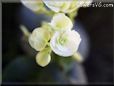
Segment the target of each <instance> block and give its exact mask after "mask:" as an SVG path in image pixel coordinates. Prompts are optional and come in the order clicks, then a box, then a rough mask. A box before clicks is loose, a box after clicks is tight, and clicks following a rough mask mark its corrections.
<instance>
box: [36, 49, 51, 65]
mask: <svg viewBox="0 0 114 86" xmlns="http://www.w3.org/2000/svg"><path fill="white" fill-rule="evenodd" d="M50 53H51V50H50V48H45V49H44V50H42V51H40V52H39V53H38V54H37V55H36V62H37V63H38V64H39V65H40V66H42V67H45V66H46V65H48V64H49V62H50V61H51V56H50Z"/></svg>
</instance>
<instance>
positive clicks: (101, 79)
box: [2, 3, 114, 83]
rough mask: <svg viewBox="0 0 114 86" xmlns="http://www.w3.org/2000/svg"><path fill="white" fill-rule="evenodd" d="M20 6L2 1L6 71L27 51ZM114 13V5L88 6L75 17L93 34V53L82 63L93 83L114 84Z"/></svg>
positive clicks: (3, 48)
mask: <svg viewBox="0 0 114 86" xmlns="http://www.w3.org/2000/svg"><path fill="white" fill-rule="evenodd" d="M21 6H22V5H21V4H19V3H2V55H3V57H2V70H3V71H4V69H5V68H6V67H7V65H8V64H9V63H10V62H11V61H12V60H13V59H15V58H17V56H18V55H23V54H24V51H23V49H22V47H21V46H20V40H19V38H20V35H21V31H20V29H19V23H18V16H17V14H18V9H19V8H20V7H21ZM113 15H114V14H113V8H111V7H110V8H93V7H89V8H81V9H80V10H79V14H78V16H77V17H76V18H78V19H79V20H80V21H81V22H82V24H83V25H84V27H85V28H86V31H87V33H88V34H89V37H90V43H91V47H90V54H89V56H88V58H87V59H86V61H85V62H84V63H83V66H84V69H85V71H86V74H87V78H88V81H89V82H90V83H113ZM33 62H34V61H33ZM6 81H7V80H6ZM3 82H5V80H4V79H3ZM20 82H21V81H20Z"/></svg>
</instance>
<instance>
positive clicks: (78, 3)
mask: <svg viewBox="0 0 114 86" xmlns="http://www.w3.org/2000/svg"><path fill="white" fill-rule="evenodd" d="M92 1H93V0H43V2H44V3H45V4H46V6H47V7H48V8H50V9H51V10H52V11H54V12H64V13H70V12H73V11H75V10H77V9H78V8H79V7H82V6H83V5H84V6H85V5H86V6H87V5H89V4H90V3H91V2H92Z"/></svg>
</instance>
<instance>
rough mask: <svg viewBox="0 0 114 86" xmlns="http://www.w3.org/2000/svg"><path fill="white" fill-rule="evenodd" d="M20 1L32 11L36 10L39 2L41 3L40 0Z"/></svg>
mask: <svg viewBox="0 0 114 86" xmlns="http://www.w3.org/2000/svg"><path fill="white" fill-rule="evenodd" d="M21 2H22V3H23V4H24V5H25V6H26V7H27V8H29V9H31V10H32V11H38V10H39V8H40V7H39V3H42V2H41V1H40V0H21Z"/></svg>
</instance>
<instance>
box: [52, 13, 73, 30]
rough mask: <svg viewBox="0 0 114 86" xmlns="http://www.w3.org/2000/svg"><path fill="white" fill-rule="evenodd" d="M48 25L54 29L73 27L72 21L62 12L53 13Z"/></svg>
mask: <svg viewBox="0 0 114 86" xmlns="http://www.w3.org/2000/svg"><path fill="white" fill-rule="evenodd" d="M50 25H51V26H52V28H53V29H54V30H68V29H72V27H73V24H72V21H71V20H70V19H69V18H68V17H67V16H66V15H65V14H63V13H58V14H55V15H54V17H53V18H52V20H51V23H50Z"/></svg>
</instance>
